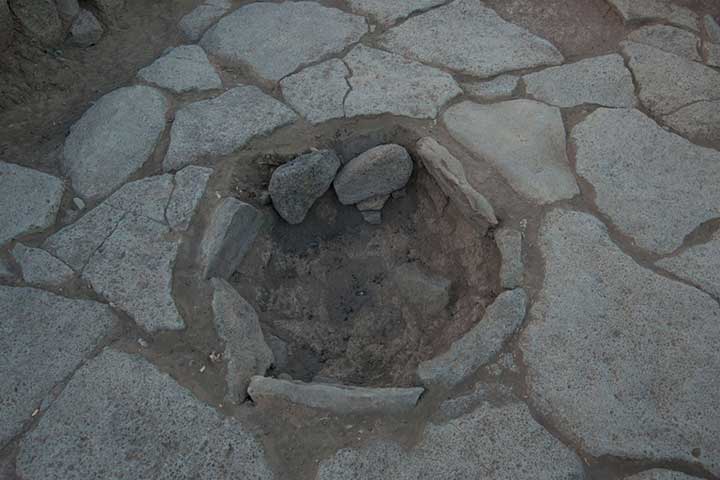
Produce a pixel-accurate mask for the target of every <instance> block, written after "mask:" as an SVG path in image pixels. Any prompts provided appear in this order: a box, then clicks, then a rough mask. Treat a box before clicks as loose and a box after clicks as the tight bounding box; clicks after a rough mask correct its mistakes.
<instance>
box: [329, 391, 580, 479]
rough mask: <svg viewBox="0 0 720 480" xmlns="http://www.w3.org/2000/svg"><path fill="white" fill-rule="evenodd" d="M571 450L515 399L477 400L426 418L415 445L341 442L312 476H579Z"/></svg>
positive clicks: (375, 477) (385, 442)
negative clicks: (451, 415)
mask: <svg viewBox="0 0 720 480" xmlns="http://www.w3.org/2000/svg"><path fill="white" fill-rule="evenodd" d="M584 477H585V475H584V473H583V465H582V462H581V461H580V459H579V458H578V457H577V456H576V455H575V453H573V451H572V450H571V449H570V448H568V447H566V446H565V445H563V444H562V443H560V441H558V440H557V439H556V438H555V437H553V436H552V435H551V434H550V433H548V432H547V431H546V430H545V429H543V427H542V426H540V425H539V424H538V423H537V422H535V420H534V419H533V417H532V415H530V412H529V410H528V408H527V407H526V406H525V405H524V404H523V403H521V402H518V401H515V402H512V403H508V404H506V405H503V406H497V405H493V404H491V403H489V402H483V403H481V404H480V405H479V407H478V408H477V409H476V410H475V411H473V412H472V413H469V414H467V415H464V416H461V417H459V418H456V419H453V420H451V421H449V422H447V423H441V424H433V423H429V424H427V426H426V427H425V430H424V432H423V433H422V435H420V441H419V443H418V444H417V446H415V447H413V448H411V449H409V450H407V449H405V448H403V447H401V446H400V445H399V444H397V443H394V442H391V441H382V440H380V441H375V442H373V443H371V444H370V446H368V447H366V448H362V449H353V448H344V449H342V450H339V451H338V452H337V453H336V454H335V455H334V456H333V457H331V458H329V459H327V460H324V461H323V462H321V463H320V468H319V471H318V475H317V479H318V480H347V479H364V480H384V479H388V478H393V479H397V480H415V479H420V478H438V479H441V478H442V479H450V478H454V479H461V478H462V479H470V478H478V479H479V478H482V479H483V480H485V479H487V480H507V479H510V478H512V479H514V480H535V479H538V478H548V479H549V478H555V479H561V478H562V479H571V478H572V479H580V478H584Z"/></svg>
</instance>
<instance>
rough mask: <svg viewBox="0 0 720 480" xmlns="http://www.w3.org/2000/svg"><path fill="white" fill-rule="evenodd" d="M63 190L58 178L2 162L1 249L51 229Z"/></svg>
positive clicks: (0, 173)
mask: <svg viewBox="0 0 720 480" xmlns="http://www.w3.org/2000/svg"><path fill="white" fill-rule="evenodd" d="M63 190H64V186H63V183H62V181H61V180H60V179H59V178H56V177H53V176H52V175H48V174H46V173H42V172H38V171H36V170H32V169H30V168H25V167H21V166H20V165H15V164H12V163H5V162H0V246H1V245H2V244H4V243H5V242H7V241H8V240H11V239H13V238H14V237H18V236H21V235H25V234H27V233H34V232H38V231H41V230H44V229H46V228H48V227H49V226H50V225H52V224H53V223H54V222H55V217H56V216H57V212H58V210H59V209H60V200H62V195H63Z"/></svg>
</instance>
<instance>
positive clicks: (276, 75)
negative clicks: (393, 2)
mask: <svg viewBox="0 0 720 480" xmlns="http://www.w3.org/2000/svg"><path fill="white" fill-rule="evenodd" d="M367 29H368V27H367V23H366V21H365V19H364V18H362V17H359V16H356V15H351V14H348V13H344V12H342V11H341V10H338V9H336V8H328V7H324V6H322V5H320V4H319V3H315V2H307V1H299V2H283V3H271V2H257V3H251V4H250V5H245V6H244V7H241V8H239V9H237V10H236V11H234V12H233V13H231V14H230V15H227V16H226V17H224V18H223V19H221V20H220V21H219V22H218V23H217V24H216V25H215V26H214V27H213V28H211V29H210V30H209V31H208V32H207V33H205V35H203V38H202V40H201V42H200V43H201V45H202V47H203V48H204V49H205V50H206V51H207V52H208V53H210V54H212V55H214V56H215V57H216V58H218V60H220V61H221V62H223V63H225V64H229V65H238V64H240V65H248V66H249V67H250V68H252V70H253V71H254V72H255V73H257V74H258V75H260V76H261V77H263V78H265V79H267V80H271V81H278V80H280V79H282V78H283V77H285V76H286V75H289V74H291V73H293V72H294V71H295V70H297V69H298V67H301V66H302V65H306V64H308V63H311V62H315V61H318V60H321V59H322V58H323V57H327V56H329V55H331V54H334V53H339V52H341V51H342V50H344V49H345V48H346V47H347V46H348V45H350V44H352V43H355V42H357V41H358V40H360V37H362V36H363V34H365V33H366V32H367ZM278 32H282V35H278Z"/></svg>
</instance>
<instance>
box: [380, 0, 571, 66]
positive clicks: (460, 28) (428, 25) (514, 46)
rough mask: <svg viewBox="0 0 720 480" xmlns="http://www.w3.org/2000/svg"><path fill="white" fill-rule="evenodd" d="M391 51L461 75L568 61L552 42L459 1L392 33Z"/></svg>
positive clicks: (385, 38)
mask: <svg viewBox="0 0 720 480" xmlns="http://www.w3.org/2000/svg"><path fill="white" fill-rule="evenodd" d="M380 42H381V44H382V45H383V46H384V47H385V48H386V49H388V50H390V51H393V52H396V53H399V54H402V55H406V56H408V57H411V58H413V59H415V60H419V61H421V62H424V63H429V64H432V65H441V66H443V67H447V68H449V69H452V70H456V71H458V72H460V73H465V74H468V75H475V76H478V77H492V76H494V75H497V74H498V73H503V72H508V71H511V70H520V69H523V68H534V67H540V66H543V65H558V64H560V63H562V62H563V56H562V55H561V54H560V52H559V51H558V50H557V49H556V48H555V47H554V46H553V45H552V44H551V43H550V42H548V41H547V40H545V39H543V38H540V37H538V36H536V35H533V34H532V33H530V32H528V31H527V30H525V29H524V28H522V27H519V26H517V25H513V24H512V23H508V22H506V21H505V20H503V19H502V18H501V17H500V16H499V15H498V14H497V13H495V11H494V10H492V9H490V8H488V7H486V6H485V5H483V4H482V3H481V2H480V1H478V0H457V1H454V2H451V3H449V4H448V5H446V6H444V7H440V8H436V9H434V10H431V11H429V12H427V13H423V14H421V15H418V16H415V17H413V18H411V19H409V20H408V21H406V22H404V23H402V24H401V25H399V26H397V27H394V28H391V29H390V30H388V31H387V32H386V33H385V34H384V35H382V37H381V39H380Z"/></svg>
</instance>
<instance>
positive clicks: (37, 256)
mask: <svg viewBox="0 0 720 480" xmlns="http://www.w3.org/2000/svg"><path fill="white" fill-rule="evenodd" d="M12 255H13V258H15V261H16V262H17V264H18V265H20V270H21V271H22V277H23V280H25V282H26V283H30V284H36V285H48V286H52V287H61V286H63V284H64V283H65V282H67V281H69V280H70V279H71V278H72V277H73V275H74V272H73V271H72V270H71V269H70V267H68V266H67V265H65V264H64V263H63V262H61V261H60V260H58V259H57V258H55V257H53V256H52V255H50V254H49V253H47V252H46V251H45V250H43V249H41V248H30V247H26V246H25V245H23V244H22V243H18V244H17V245H15V247H14V248H13V249H12Z"/></svg>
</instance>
